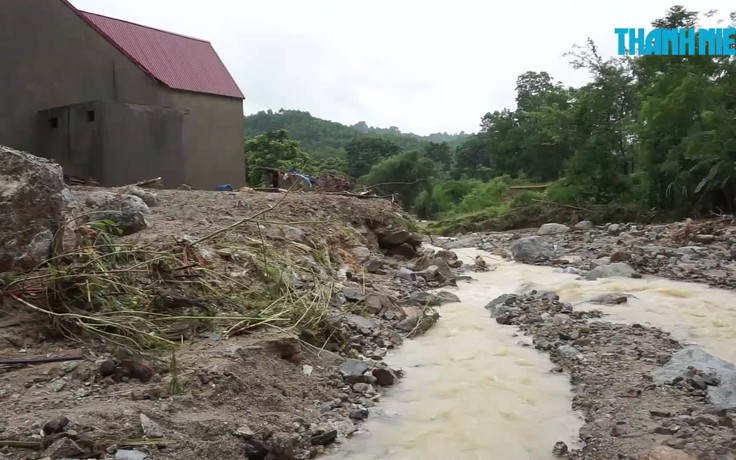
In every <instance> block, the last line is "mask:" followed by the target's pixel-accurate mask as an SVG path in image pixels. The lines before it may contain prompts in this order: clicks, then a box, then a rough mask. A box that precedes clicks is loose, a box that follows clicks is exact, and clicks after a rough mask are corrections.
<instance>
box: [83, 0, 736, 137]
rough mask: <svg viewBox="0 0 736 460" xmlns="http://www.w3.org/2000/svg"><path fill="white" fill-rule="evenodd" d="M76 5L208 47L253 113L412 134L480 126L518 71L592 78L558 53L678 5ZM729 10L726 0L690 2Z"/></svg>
mask: <svg viewBox="0 0 736 460" xmlns="http://www.w3.org/2000/svg"><path fill="white" fill-rule="evenodd" d="M72 3H74V4H75V5H76V6H77V7H78V8H80V9H83V10H86V11H92V12H95V13H100V14H106V15H109V16H113V17H117V18H120V19H125V20H129V21H133V22H138V23H141V24H145V25H150V26H153V27H158V28H162V29H166V30H171V31H174V32H179V33H182V34H186V35H192V36H196V37H200V38H203V39H207V40H209V41H211V42H212V44H213V45H214V46H215V49H216V50H217V52H218V53H219V54H220V57H221V58H222V59H223V61H224V62H225V64H226V65H227V66H228V68H229V69H230V71H231V73H232V74H233V75H234V77H235V79H236V81H237V82H238V84H239V85H240V87H241V89H242V90H243V92H245V94H246V97H247V99H246V102H245V107H246V113H253V112H256V111H258V110H264V109H268V108H270V109H274V110H278V109H280V108H286V109H300V110H308V111H310V112H312V113H313V114H314V115H316V116H320V117H322V118H327V119H332V120H335V121H340V122H342V123H348V124H352V123H356V122H358V121H361V120H363V121H365V122H366V123H368V124H369V125H374V126H382V127H387V126H391V125H393V126H398V127H399V128H400V129H401V130H402V131H405V132H410V131H411V132H416V133H419V134H429V133H431V132H436V131H449V132H457V131H461V130H464V131H475V130H477V127H478V124H479V121H480V117H481V116H482V115H483V114H484V113H486V112H488V111H493V110H500V109H502V108H504V107H513V105H514V97H515V91H514V87H515V82H516V77H517V76H519V75H520V74H522V73H524V72H526V71H528V70H535V71H542V70H546V71H548V72H549V73H550V74H551V75H552V76H553V77H555V78H557V79H559V80H562V81H563V82H564V83H566V84H568V85H579V84H582V83H584V82H585V81H586V78H587V76H586V75H585V73H584V72H583V71H575V70H573V69H572V68H571V67H570V66H569V64H568V59H567V58H563V57H562V54H563V53H565V52H567V51H570V49H571V46H572V45H573V44H574V43H578V44H583V43H584V42H585V40H586V39H587V38H588V37H591V38H593V39H594V40H595V41H596V44H597V45H598V47H599V49H600V51H601V52H602V53H604V54H608V55H613V54H615V53H616V48H617V38H616V35H615V34H614V32H613V29H614V28H616V27H645V28H647V27H649V24H650V22H651V21H652V20H653V19H656V18H659V17H661V16H663V15H664V13H665V12H666V10H667V9H668V8H669V7H671V6H672V5H673V4H675V3H676V2H675V0H668V1H665V0H647V1H642V0H637V1H634V0H620V1H618V2H592V1H590V0H558V1H555V2H551V1H548V0H516V1H512V2H503V3H501V2H492V1H488V0H424V1H419V0H400V1H398V2H397V1H389V0H377V1H373V2H357V1H354V0H353V1H349V0H310V1H304V0H267V1H258V2H256V1H238V0H208V1H207V2H204V3H203V2H202V1H201V0H156V1H155V2H152V1H150V0H104V1H103V0H72ZM683 3H684V4H685V5H686V6H687V7H689V8H691V9H695V10H698V9H701V10H706V9H718V10H720V11H721V12H722V13H727V12H728V11H730V8H731V6H730V2H728V3H727V2H726V1H725V0H707V1H706V2H703V1H694V0H690V1H687V2H683Z"/></svg>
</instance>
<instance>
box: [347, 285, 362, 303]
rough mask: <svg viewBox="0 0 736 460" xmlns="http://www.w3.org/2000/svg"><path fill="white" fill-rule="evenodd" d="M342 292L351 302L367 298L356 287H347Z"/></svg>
mask: <svg viewBox="0 0 736 460" xmlns="http://www.w3.org/2000/svg"><path fill="white" fill-rule="evenodd" d="M342 294H343V295H344V296H345V300H349V301H351V302H362V301H364V300H365V296H364V295H363V294H361V293H360V291H359V290H358V289H355V288H349V287H348V288H345V289H343V290H342Z"/></svg>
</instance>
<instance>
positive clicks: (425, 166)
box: [361, 150, 437, 209]
mask: <svg viewBox="0 0 736 460" xmlns="http://www.w3.org/2000/svg"><path fill="white" fill-rule="evenodd" d="M436 173H437V170H436V165H435V163H434V162H433V161H432V160H430V159H429V158H427V157H425V156H424V155H422V153H421V152H420V151H418V150H412V151H409V152H403V153H401V154H399V155H395V156H392V157H389V158H386V159H384V160H383V161H381V162H380V163H378V164H376V165H375V166H373V167H372V168H371V170H370V172H369V173H368V174H367V175H366V176H365V177H363V178H362V179H361V182H362V183H363V184H365V185H367V186H377V187H376V188H378V189H379V190H380V191H381V192H382V193H385V194H393V193H395V194H397V195H398V197H399V200H400V201H401V203H402V205H404V207H405V208H407V209H408V208H410V207H411V206H412V205H413V204H414V201H415V200H416V198H417V196H418V195H419V193H420V192H421V191H422V190H426V189H428V188H429V187H430V186H431V182H430V180H431V179H432V178H433V177H435V175H436Z"/></svg>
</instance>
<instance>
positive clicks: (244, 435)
mask: <svg viewBox="0 0 736 460" xmlns="http://www.w3.org/2000/svg"><path fill="white" fill-rule="evenodd" d="M233 434H235V436H237V437H239V438H241V439H245V440H248V439H253V437H254V436H255V435H256V433H255V432H254V431H253V430H252V429H251V428H250V427H249V426H248V425H241V426H240V428H238V429H237V430H235V433H233Z"/></svg>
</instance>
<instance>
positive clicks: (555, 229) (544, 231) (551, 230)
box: [537, 223, 570, 235]
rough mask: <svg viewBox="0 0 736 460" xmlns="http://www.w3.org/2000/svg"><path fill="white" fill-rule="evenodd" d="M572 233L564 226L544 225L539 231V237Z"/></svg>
mask: <svg viewBox="0 0 736 460" xmlns="http://www.w3.org/2000/svg"><path fill="white" fill-rule="evenodd" d="M569 231H570V227H568V226H567V225H562V224H555V223H549V224H544V225H542V226H541V227H539V230H537V235H559V234H562V233H567V232H569Z"/></svg>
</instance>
